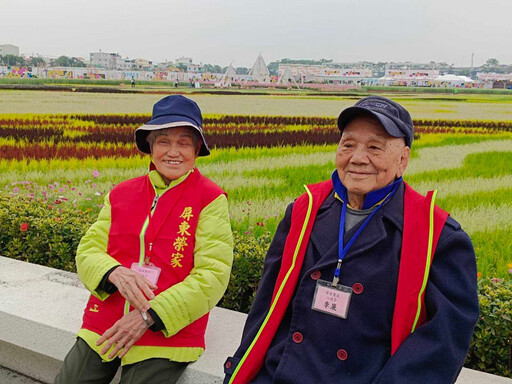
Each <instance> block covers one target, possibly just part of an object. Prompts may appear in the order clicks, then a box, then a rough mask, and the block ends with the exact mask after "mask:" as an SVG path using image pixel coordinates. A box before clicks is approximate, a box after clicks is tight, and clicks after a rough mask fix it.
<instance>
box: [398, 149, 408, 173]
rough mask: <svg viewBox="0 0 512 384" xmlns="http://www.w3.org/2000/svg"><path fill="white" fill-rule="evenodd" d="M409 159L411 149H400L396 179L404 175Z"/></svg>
mask: <svg viewBox="0 0 512 384" xmlns="http://www.w3.org/2000/svg"><path fill="white" fill-rule="evenodd" d="M410 157H411V148H409V147H408V146H407V145H406V146H404V147H402V149H401V150H400V164H399V165H398V172H397V175H396V176H397V177H400V176H402V175H403V174H404V172H405V169H406V168H407V165H408V164H409V158H410Z"/></svg>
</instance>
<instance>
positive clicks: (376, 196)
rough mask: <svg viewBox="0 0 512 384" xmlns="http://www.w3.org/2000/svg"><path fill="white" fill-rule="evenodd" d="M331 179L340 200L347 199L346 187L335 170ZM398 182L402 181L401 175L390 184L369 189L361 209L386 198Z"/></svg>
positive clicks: (368, 207)
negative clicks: (373, 189)
mask: <svg viewBox="0 0 512 384" xmlns="http://www.w3.org/2000/svg"><path fill="white" fill-rule="evenodd" d="M331 180H332V185H333V187H334V190H335V191H336V194H337V195H338V197H339V198H340V199H341V201H345V200H347V199H348V197H347V188H345V186H344V185H343V183H342V182H341V180H340V176H339V175H338V171H337V170H335V171H334V172H333V173H332V176H331ZM399 183H402V177H399V178H398V179H396V180H395V181H394V182H392V183H391V184H388V185H386V186H384V187H382V188H380V189H377V190H375V191H371V192H369V193H368V194H366V197H365V198H364V202H363V206H362V209H370V208H372V207H374V206H375V205H377V204H379V203H380V202H381V201H382V200H384V199H385V198H386V196H387V195H389V194H390V193H391V191H392V190H393V188H394V187H395V186H396V185H397V184H399Z"/></svg>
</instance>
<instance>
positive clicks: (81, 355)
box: [54, 338, 188, 384]
mask: <svg viewBox="0 0 512 384" xmlns="http://www.w3.org/2000/svg"><path fill="white" fill-rule="evenodd" d="M120 364H121V361H120V360H119V359H115V360H113V361H111V362H108V363H107V362H103V361H102V360H101V358H100V357H99V355H98V354H97V353H96V352H95V351H93V350H92V349H91V348H90V347H89V346H88V345H87V343H86V342H85V341H83V340H82V339H80V338H77V340H76V343H75V345H74V346H73V348H71V350H70V351H69V353H68V354H67V356H66V358H65V359H64V364H63V365H62V368H61V369H60V372H59V374H58V375H57V377H55V381H54V384H108V383H110V382H111V381H112V379H113V378H114V376H115V375H116V372H117V369H118V368H119V365H120ZM187 365H188V363H180V362H176V361H170V360H167V359H148V360H144V361H141V362H140V363H135V364H130V365H125V366H124V367H123V368H122V370H121V381H120V384H146V383H151V384H160V383H162V384H164V383H165V384H174V383H176V382H177V381H178V379H179V378H180V376H181V374H182V373H183V371H184V370H185V368H186V367H187Z"/></svg>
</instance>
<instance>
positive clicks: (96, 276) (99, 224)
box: [76, 194, 120, 300]
mask: <svg viewBox="0 0 512 384" xmlns="http://www.w3.org/2000/svg"><path fill="white" fill-rule="evenodd" d="M110 223H111V206H110V200H109V195H108V194H107V195H106V196H105V201H104V206H103V208H102V209H101V211H100V214H99V215H98V219H97V220H96V222H95V223H94V224H93V225H92V226H91V227H90V228H89V229H88V230H87V232H86V233H85V235H84V237H82V239H81V240H80V244H78V248H77V251H76V269H77V272H78V277H79V278H80V280H81V281H82V283H83V284H84V285H85V287H86V288H87V289H88V290H89V291H90V292H91V294H92V295H94V296H95V297H97V298H98V299H100V300H105V299H106V298H107V297H108V296H109V294H108V293H107V292H105V291H104V290H102V289H101V288H100V283H101V281H102V279H103V277H104V276H105V274H106V273H107V272H109V271H110V270H111V269H112V268H114V267H116V266H118V265H120V264H119V262H118V261H116V260H115V259H114V258H112V257H110V256H109V254H108V253H107V245H108V234H109V231H110Z"/></svg>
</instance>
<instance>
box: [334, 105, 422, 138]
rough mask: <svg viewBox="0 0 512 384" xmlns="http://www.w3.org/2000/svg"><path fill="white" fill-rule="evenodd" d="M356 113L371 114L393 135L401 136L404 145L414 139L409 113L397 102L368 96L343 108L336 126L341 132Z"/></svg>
mask: <svg viewBox="0 0 512 384" xmlns="http://www.w3.org/2000/svg"><path fill="white" fill-rule="evenodd" d="M357 115H371V116H373V117H375V118H376V119H377V120H378V121H379V122H380V123H381V125H382V127H383V128H384V129H385V130H386V132H387V133H389V134H390V135H391V136H393V137H403V138H404V139H405V145H407V146H408V147H411V145H412V141H413V139H414V125H413V122H412V118H411V115H410V114H409V112H407V110H406V109H405V108H404V107H402V106H401V105H400V104H398V103H397V102H395V101H393V100H390V99H387V98H385V97H382V96H368V97H365V98H363V99H361V100H359V101H358V102H357V103H355V104H354V106H353V107H349V108H347V109H345V110H343V111H342V112H341V114H340V116H339V117H338V128H339V129H340V131H341V132H342V133H343V130H344V129H345V127H346V126H347V124H348V123H349V122H350V120H352V119H353V118H354V117H356V116H357Z"/></svg>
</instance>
